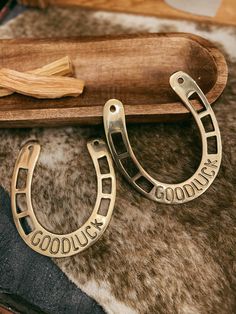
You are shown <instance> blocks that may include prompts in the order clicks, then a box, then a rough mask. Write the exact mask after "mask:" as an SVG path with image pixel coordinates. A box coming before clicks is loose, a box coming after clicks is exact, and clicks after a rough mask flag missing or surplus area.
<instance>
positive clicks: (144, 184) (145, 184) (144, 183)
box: [135, 177, 154, 193]
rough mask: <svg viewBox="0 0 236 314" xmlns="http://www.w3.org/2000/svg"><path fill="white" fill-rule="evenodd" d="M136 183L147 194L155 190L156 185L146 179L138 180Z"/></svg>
mask: <svg viewBox="0 0 236 314" xmlns="http://www.w3.org/2000/svg"><path fill="white" fill-rule="evenodd" d="M135 183H136V184H137V185H138V186H139V187H140V188H141V189H142V190H144V191H145V192H146V193H149V192H151V190H152V189H153V188H154V185H153V184H152V183H151V182H150V181H149V180H148V179H146V178H145V177H140V178H138V179H137V180H136V181H135Z"/></svg>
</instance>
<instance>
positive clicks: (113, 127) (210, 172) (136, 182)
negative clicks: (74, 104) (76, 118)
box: [103, 72, 222, 204]
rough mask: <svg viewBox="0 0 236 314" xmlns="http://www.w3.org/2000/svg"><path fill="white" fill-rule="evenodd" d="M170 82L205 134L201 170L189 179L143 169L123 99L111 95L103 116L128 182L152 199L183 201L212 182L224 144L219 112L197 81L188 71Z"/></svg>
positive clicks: (108, 136)
mask: <svg viewBox="0 0 236 314" xmlns="http://www.w3.org/2000/svg"><path fill="white" fill-rule="evenodd" d="M170 85H171V87H172V89H173V90H174V91H175V92H176V94H177V95H178V96H179V97H180V98H181V100H182V101H183V103H184V105H185V106H186V107H187V108H188V109H189V111H190V112H191V113H192V115H193V117H194V119H195V121H196V123H197V126H198V128H199V131H200V134H201V140H202V159H201V162H200V165H199V167H198V169H197V171H196V172H195V173H194V174H193V175H192V176H191V177H190V178H189V179H188V180H186V181H184V182H181V183H177V184H168V183H162V182H160V181H158V180H155V179H154V178H153V177H151V176H150V175H149V174H148V173H147V172H146V171H145V170H144V169H143V167H142V166H141V165H140V163H139V161H138V160H137V158H136V157H135V155H134V152H133V150H132V148H131V145H130V142H129V138H128V134H127V129H126V122H125V112H124V107H123V104H122V103H121V102H120V101H119V100H116V99H111V100H109V101H108V102H107V103H106V104H105V106H104V111H103V120H104V128H105V133H106V138H107V142H108V145H109V148H110V151H111V153H112V156H113V159H114V160H115V163H116V165H117V167H118V169H119V170H120V172H121V173H122V174H123V175H124V177H125V178H126V179H127V180H128V182H129V183H130V184H131V185H132V186H134V187H135V188H136V189H137V190H138V191H139V192H141V193H142V194H143V195H145V196H146V197H147V198H149V199H151V200H154V201H156V202H160V203H167V204H181V203H186V202H188V201H191V200H193V199H195V198H196V197H198V196H200V195H201V194H202V193H204V192H205V191H206V190H207V189H208V188H209V186H210V185H211V184H212V182H213V181H214V179H215V177H216V175H217V173H218V171H219V168H220V163H221V157H222V146H221V136H220V131H219V127H218V123H217V120H216V118H215V114H214V112H213V110H212V108H211V106H210V104H209V102H208V101H207V99H206V97H205V95H204V94H203V92H202V91H201V89H200V88H199V86H198V85H197V83H196V82H195V81H194V80H193V79H192V78H191V77H190V76H189V75H188V74H186V73H184V72H177V73H175V74H173V75H172V76H171V77H170ZM194 93H196V94H197V95H198V97H199V99H200V100H201V102H202V104H203V110H202V111H201V112H197V111H196V110H195V109H194V107H193V106H192V104H191V101H190V97H191V96H192V95H193V94H194ZM205 117H208V118H210V119H211V123H212V127H213V128H212V131H207V130H205V127H204V124H203V120H202V119H204V118H205ZM115 136H119V138H120V139H121V142H123V145H122V146H123V147H124V150H123V151H122V152H119V151H118V150H117V148H116V143H115ZM210 140H214V141H215V143H216V144H215V148H213V150H211V145H210V144H209V143H210ZM125 160H129V162H131V164H132V165H133V169H136V173H133V174H132V175H131V174H130V172H129V170H128V168H127V166H125V162H124V161H125ZM141 182H142V183H141ZM143 183H144V184H143Z"/></svg>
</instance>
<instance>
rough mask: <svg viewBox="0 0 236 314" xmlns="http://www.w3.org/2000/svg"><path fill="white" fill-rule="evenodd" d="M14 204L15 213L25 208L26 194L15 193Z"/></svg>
mask: <svg viewBox="0 0 236 314" xmlns="http://www.w3.org/2000/svg"><path fill="white" fill-rule="evenodd" d="M16 205H17V206H16V212H17V214H19V213H22V212H24V211H26V210H27V202H26V194H16Z"/></svg>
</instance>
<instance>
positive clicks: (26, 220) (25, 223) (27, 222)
mask: <svg viewBox="0 0 236 314" xmlns="http://www.w3.org/2000/svg"><path fill="white" fill-rule="evenodd" d="M19 221H20V224H21V227H22V229H23V230H24V233H25V234H26V235H28V234H30V233H31V232H32V231H34V226H33V223H32V220H31V218H30V217H29V216H26V217H22V218H20V219H19ZM31 226H32V227H31Z"/></svg>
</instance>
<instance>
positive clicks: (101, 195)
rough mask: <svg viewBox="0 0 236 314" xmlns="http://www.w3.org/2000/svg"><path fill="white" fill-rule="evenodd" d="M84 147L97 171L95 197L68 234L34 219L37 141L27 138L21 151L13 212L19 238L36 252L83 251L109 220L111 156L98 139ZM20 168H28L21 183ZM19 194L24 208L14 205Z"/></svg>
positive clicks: (112, 180) (112, 189) (65, 253)
mask: <svg viewBox="0 0 236 314" xmlns="http://www.w3.org/2000/svg"><path fill="white" fill-rule="evenodd" d="M87 148H88V151H89V154H90V156H91V158H92V161H93V164H94V167H95V171H96V175H97V199H96V203H95V206H94V209H93V212H92V214H91V216H90V217H89V218H88V220H87V221H86V222H85V223H84V224H83V226H81V227H80V228H79V229H77V230H76V231H74V232H71V233H68V234H55V233H53V232H50V231H48V230H46V229H45V228H44V227H43V226H42V225H41V224H40V223H39V221H38V220H37V218H36V216H35V213H34V210H33V207H32V203H31V183H32V177H33V172H34V168H35V166H36V163H37V160H38V157H39V154H40V145H39V144H38V143H36V142H29V143H27V144H25V145H24V147H23V148H22V149H21V151H20V154H19V156H18V159H17V161H16V164H15V168H14V172H13V178H12V186H11V203H12V213H13V218H14V222H15V225H16V228H17V230H18V232H19V234H20V236H21V238H22V239H23V240H24V241H25V243H26V244H27V245H28V246H29V247H31V248H32V249H33V250H34V251H36V252H38V253H41V254H43V255H46V256H50V257H66V256H71V255H74V254H76V253H79V252H82V251H84V250H85V249H87V248H88V247H89V246H91V245H92V244H94V243H95V242H96V241H97V240H98V239H99V238H100V237H101V235H102V234H103V233H104V231H105V230H106V228H107V226H108V224H109V222H110V220H111V216H112V212H113V208H114V203H115V196H116V180H115V173H114V169H113V163H112V158H111V156H110V154H109V151H108V148H107V145H106V144H105V142H104V141H102V140H100V139H99V140H93V141H90V142H88V143H87ZM105 165H106V167H105ZM21 170H23V171H26V172H27V178H26V180H25V182H24V186H23V187H22V186H21V187H19V186H18V180H19V173H20V171H21ZM21 185H22V184H21ZM19 196H20V197H23V198H24V204H26V208H25V209H24V210H22V209H21V208H20V207H19V206H18V205H17V198H18V197H19ZM26 219H27V221H29V225H30V230H29V231H28V230H26V228H25V220H26Z"/></svg>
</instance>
